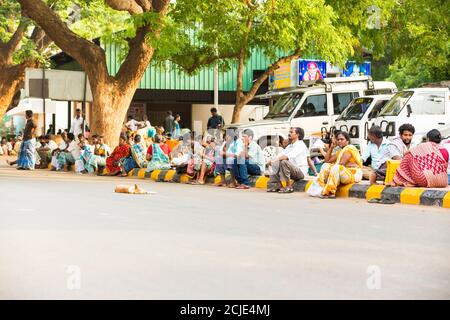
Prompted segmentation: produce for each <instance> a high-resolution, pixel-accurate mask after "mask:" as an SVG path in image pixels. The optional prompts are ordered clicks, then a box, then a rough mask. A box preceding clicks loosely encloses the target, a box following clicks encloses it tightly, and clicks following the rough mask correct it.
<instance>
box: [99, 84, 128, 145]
mask: <svg viewBox="0 0 450 320" xmlns="http://www.w3.org/2000/svg"><path fill="white" fill-rule="evenodd" d="M134 92H135V88H134V87H130V88H128V89H126V90H119V89H118V88H117V84H116V83H109V84H105V83H103V82H100V83H97V84H96V85H95V86H93V88H92V94H93V95H94V96H95V97H96V99H94V101H93V103H92V113H91V123H90V125H91V128H90V129H91V132H92V133H93V134H100V135H103V137H104V140H105V143H107V144H108V145H109V146H111V147H115V146H117V145H118V143H119V136H120V132H121V130H122V126H123V121H124V119H125V115H126V114H127V111H128V106H129V105H130V103H131V100H132V99H133V95H134Z"/></svg>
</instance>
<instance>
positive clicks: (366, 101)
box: [336, 98, 373, 121]
mask: <svg viewBox="0 0 450 320" xmlns="http://www.w3.org/2000/svg"><path fill="white" fill-rule="evenodd" d="M372 101H373V98H357V99H354V100H353V101H352V102H350V104H349V105H348V106H347V108H345V109H344V111H342V113H341V115H340V116H339V118H337V119H336V121H339V120H361V119H362V117H363V116H364V114H365V113H366V111H367V109H369V106H370V104H371V103H372Z"/></svg>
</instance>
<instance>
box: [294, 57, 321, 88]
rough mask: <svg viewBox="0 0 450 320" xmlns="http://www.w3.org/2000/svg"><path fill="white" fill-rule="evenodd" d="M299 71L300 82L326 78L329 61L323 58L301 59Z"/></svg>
mask: <svg viewBox="0 0 450 320" xmlns="http://www.w3.org/2000/svg"><path fill="white" fill-rule="evenodd" d="M298 73H299V83H300V82H301V81H315V80H320V79H324V78H326V77H327V63H326V61H321V60H303V59H302V60H299V61H298Z"/></svg>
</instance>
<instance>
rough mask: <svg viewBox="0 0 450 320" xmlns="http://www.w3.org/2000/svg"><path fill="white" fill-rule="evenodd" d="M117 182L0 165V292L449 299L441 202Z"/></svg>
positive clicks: (446, 220)
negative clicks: (137, 186) (120, 186)
mask: <svg viewBox="0 0 450 320" xmlns="http://www.w3.org/2000/svg"><path fill="white" fill-rule="evenodd" d="M119 181H120V182H121V183H123V182H132V180H127V179H125V180H123V179H122V180H120V178H103V177H86V176H76V175H74V174H72V173H68V174H63V173H52V172H48V171H43V172H42V171H41V172H33V173H29V172H18V171H14V170H11V169H6V168H4V167H1V168H0V199H1V200H2V201H1V203H2V204H1V209H0V212H1V213H0V298H1V299H5V298H19V299H36V298H44V299H49V298H56V299H59V298H69V299H81V298H83V299H98V298H114V299H128V298H136V299H141V298H144V299H304V298H305V299H310V298H318V299H321V298H325V299H328V298H337V299H344V298H355V299H357V298H367V299H385V298H387V299H391V298H406V299H409V298H438V299H442V298H446V299H448V298H450V232H449V231H450V211H448V210H446V209H440V208H426V207H419V206H401V205H392V206H390V205H384V206H383V205H370V204H367V203H365V202H364V201H360V200H353V199H349V200H344V199H337V200H321V199H311V198H308V197H307V196H305V195H303V194H293V195H278V194H267V193H265V192H262V191H258V190H250V191H245V190H229V189H227V190H223V189H221V188H217V187H212V186H187V185H179V184H169V183H153V182H148V181H145V182H144V181H142V180H140V183H142V185H143V186H144V187H145V188H147V189H148V190H151V191H156V192H157V194H156V195H145V196H133V195H121V194H115V193H113V192H112V191H113V189H114V186H115V185H116V184H117V183H119ZM377 288H378V289H377Z"/></svg>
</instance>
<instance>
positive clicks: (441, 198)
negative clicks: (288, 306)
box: [0, 156, 450, 208]
mask: <svg viewBox="0 0 450 320" xmlns="http://www.w3.org/2000/svg"><path fill="white" fill-rule="evenodd" d="M8 158H10V159H12V158H13V157H5V156H0V167H6V163H5V162H4V161H5V160H6V159H8ZM72 167H73V166H72ZM71 169H72V171H73V168H71ZM44 171H45V170H44ZM129 176H130V177H135V178H140V179H151V180H153V181H156V182H172V183H188V182H189V181H190V180H191V179H190V178H189V176H188V175H186V174H181V175H179V174H177V173H176V172H175V170H155V171H153V172H152V173H148V172H146V169H134V170H132V171H131V172H130V173H129ZM227 179H229V176H227ZM313 179H314V178H313V177H307V178H306V179H305V180H301V181H296V182H294V185H293V186H294V190H295V191H296V192H306V191H307V190H308V188H309V187H310V185H311V183H312V181H313ZM249 180H250V186H252V187H255V188H258V189H266V188H267V182H268V181H269V178H268V177H265V176H257V177H256V176H252V177H250V179H249ZM219 182H220V177H215V178H213V177H209V178H208V179H207V180H206V183H207V184H208V185H214V184H218V183H219ZM336 196H337V197H342V198H359V199H366V200H369V199H373V198H383V199H389V200H393V201H395V202H396V203H401V204H413V205H422V206H438V207H443V208H450V187H447V188H440V189H437V188H436V189H429V188H404V187H386V186H384V185H374V186H370V185H369V182H368V181H362V182H360V183H358V184H350V185H345V186H342V187H340V188H339V189H338V192H337V194H336Z"/></svg>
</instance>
